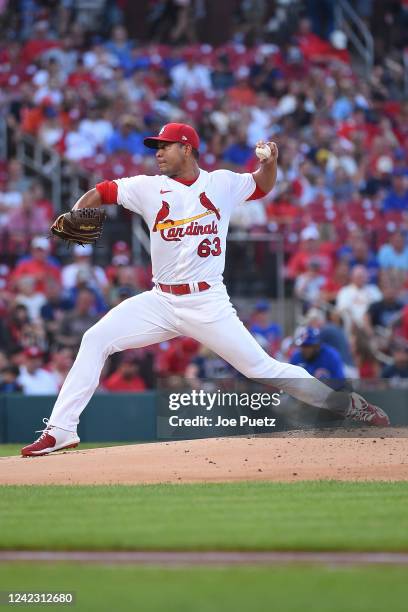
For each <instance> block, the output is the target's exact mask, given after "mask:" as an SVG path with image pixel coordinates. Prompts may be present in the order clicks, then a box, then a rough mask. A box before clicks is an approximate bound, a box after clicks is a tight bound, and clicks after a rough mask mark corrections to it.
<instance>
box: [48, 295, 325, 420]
mask: <svg viewBox="0 0 408 612" xmlns="http://www.w3.org/2000/svg"><path fill="white" fill-rule="evenodd" d="M180 335H182V336H189V337H191V338H194V339H195V340H197V341H198V342H201V343H202V344H204V345H205V346H207V347H208V348H209V349H210V350H212V351H213V352H215V353H217V354H218V355H219V356H220V357H222V358H223V359H225V361H227V362H229V363H230V364H231V365H232V366H233V367H234V368H235V369H236V370H238V371H239V372H241V373H242V374H244V376H246V377H247V378H254V379H263V380H265V379H267V380H268V381H271V384H274V385H278V386H279V388H280V389H282V390H283V391H285V392H287V393H289V395H291V396H293V397H295V398H296V399H299V400H301V401H303V402H306V403H308V404H312V405H314V406H317V407H319V408H321V407H324V406H325V404H326V400H327V398H328V396H329V395H330V394H331V393H332V390H331V389H330V388H329V387H327V386H326V385H324V384H323V383H321V382H319V381H318V380H317V379H315V378H313V377H312V376H311V375H310V374H309V373H308V372H306V370H304V369H303V368H301V367H299V366H294V365H291V364H287V363H282V362H279V361H277V360H276V359H273V358H272V357H270V356H269V355H268V354H267V353H266V352H265V351H264V350H263V349H262V348H261V346H260V345H259V344H258V343H257V342H256V340H255V339H254V338H253V336H252V335H251V334H250V332H249V331H248V330H247V329H246V327H245V326H244V324H243V323H242V322H241V321H240V320H239V318H238V316H237V314H236V311H235V309H234V307H233V306H232V304H231V302H230V299H229V296H228V294H227V290H226V288H225V286H224V285H223V284H222V283H218V284H216V285H213V286H212V287H211V288H210V289H208V290H206V291H203V292H198V293H191V294H188V295H182V296H177V295H172V294H169V293H163V292H161V291H160V290H159V289H156V288H154V289H152V290H151V291H147V292H145V293H142V294H140V295H137V296H135V297H132V298H129V299H127V300H125V301H124V302H122V303H121V304H119V305H118V306H116V307H115V308H113V309H112V310H110V311H109V312H108V313H107V314H106V315H105V316H104V317H103V318H102V319H101V320H100V321H98V323H96V324H95V325H94V326H93V327H91V328H90V329H89V330H88V331H87V332H86V333H85V334H84V336H83V338H82V342H81V346H80V349H79V351H78V355H77V357H76V360H75V362H74V364H73V366H72V368H71V370H70V372H69V374H68V376H67V378H66V380H65V382H64V384H63V386H62V388H61V391H60V393H59V396H58V398H57V401H56V403H55V406H54V409H53V411H52V414H51V417H50V419H49V425H54V426H56V427H60V428H61V429H66V430H68V431H76V428H77V425H78V422H79V417H80V415H81V413H82V411H83V410H84V408H85V406H86V405H87V403H88V402H89V400H90V399H91V397H92V395H93V393H94V391H95V389H96V388H97V386H98V384H99V377H100V374H101V370H102V367H103V365H104V363H105V360H106V358H107V357H108V356H109V355H112V353H116V352H117V351H123V350H125V349H130V348H138V347H142V346H148V345H150V344H155V343H157V342H163V341H165V340H170V339H171V338H175V337H176V336H180ZM277 379H279V380H277Z"/></svg>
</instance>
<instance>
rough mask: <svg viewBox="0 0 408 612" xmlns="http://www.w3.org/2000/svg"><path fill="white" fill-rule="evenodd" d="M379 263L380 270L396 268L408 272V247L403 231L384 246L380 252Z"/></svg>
mask: <svg viewBox="0 0 408 612" xmlns="http://www.w3.org/2000/svg"><path fill="white" fill-rule="evenodd" d="M378 261H379V264H380V268H395V269H397V270H404V271H405V272H408V245H407V244H406V241H405V236H404V234H403V233H402V232H401V231H397V232H395V233H394V234H392V236H390V240H389V243H387V244H383V246H382V247H381V248H380V250H379V252H378Z"/></svg>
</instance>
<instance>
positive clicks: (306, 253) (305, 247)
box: [286, 225, 333, 278]
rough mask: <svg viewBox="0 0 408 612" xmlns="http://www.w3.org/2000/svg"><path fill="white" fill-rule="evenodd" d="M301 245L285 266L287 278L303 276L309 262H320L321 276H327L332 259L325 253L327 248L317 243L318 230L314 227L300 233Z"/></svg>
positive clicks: (311, 226)
mask: <svg viewBox="0 0 408 612" xmlns="http://www.w3.org/2000/svg"><path fill="white" fill-rule="evenodd" d="M300 238H301V241H302V243H301V245H300V248H299V250H298V251H296V253H294V255H292V257H291V258H290V260H289V262H288V266H287V270H286V273H287V276H288V278H296V277H297V276H299V274H303V272H305V271H306V269H307V267H308V263H309V262H310V260H312V259H313V260H315V261H316V260H318V261H319V262H320V270H321V272H322V274H324V275H325V276H328V275H329V274H330V273H331V270H332V266H333V263H332V257H331V255H330V253H328V252H327V248H326V246H325V245H324V244H321V243H320V241H319V238H320V235H319V230H318V229H317V227H316V226H315V225H309V226H308V227H305V228H304V229H303V230H302V231H301V233H300Z"/></svg>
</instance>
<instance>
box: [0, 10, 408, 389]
mask: <svg viewBox="0 0 408 612" xmlns="http://www.w3.org/2000/svg"><path fill="white" fill-rule="evenodd" d="M215 4H216V5H217V7H218V18H217V14H216V11H215V9H214V5H215ZM221 4H222V7H221ZM318 5H319V9H318V8H317V6H318ZM220 11H222V12H223V13H222V15H221V13H220ZM224 12H225V14H224ZM384 23H386V24H387V31H386V33H384ZM407 28H408V2H406V0H393V1H388V2H386V3H384V2H380V1H378V0H354V1H353V2H348V1H345V0H341V1H339V2H336V3H333V2H330V1H326V2H319V3H318V2H315V1H313V0H308V1H305V2H300V1H291V0H274V1H270V2H266V1H262V0H252V1H251V0H225V1H224V2H223V3H216V2H213V1H212V0H190V1H188V0H184V1H180V0H155V1H152V0H144V1H138V2H137V3H134V2H130V1H126V0H116V1H114V0H106V1H105V0H87V1H81V0H66V1H64V2H62V1H58V0H55V1H51V0H49V1H46V0H44V1H41V0H30V1H28V0H21V1H20V2H7V1H5V2H2V3H0V314H1V319H0V377H1V378H0V391H3V392H4V391H23V392H25V393H35V392H37V391H38V387H36V384H37V383H38V381H40V382H41V385H42V386H41V385H40V388H41V392H43V393H53V392H55V389H58V388H59V387H60V386H61V384H62V382H63V380H64V377H65V375H66V373H67V372H68V370H69V367H70V365H71V363H72V359H73V356H74V354H75V351H76V349H77V347H78V343H79V341H80V338H81V335H82V333H83V332H84V331H86V329H88V328H89V326H90V325H92V324H93V322H95V321H96V320H97V319H98V318H99V317H100V316H102V315H103V314H104V313H105V312H106V311H107V310H108V309H109V308H111V307H112V306H114V305H116V304H118V303H119V302H120V301H121V300H123V299H126V298H127V297H130V296H132V295H135V294H136V293H138V292H140V291H143V290H145V289H148V288H149V287H150V286H151V285H150V268H149V238H148V232H147V228H146V227H145V226H144V224H143V222H142V221H141V220H140V219H138V218H137V217H136V216H135V215H133V217H136V218H132V223H131V222H130V219H131V216H130V215H129V216H128V214H127V213H126V211H123V210H119V208H120V209H121V208H122V207H113V206H112V207H109V208H108V211H107V212H108V215H109V221H108V223H107V224H106V232H105V233H104V238H103V240H102V242H101V244H100V245H99V244H98V246H97V247H96V248H95V249H94V250H93V251H92V249H89V250H88V249H84V250H81V249H74V250H73V251H69V250H67V249H66V247H65V246H64V245H60V244H56V243H55V242H54V241H52V240H49V238H48V228H49V225H50V223H51V221H52V219H53V218H54V217H55V216H56V214H58V212H60V211H65V210H68V209H69V208H70V207H71V206H72V204H73V203H74V202H75V200H76V199H77V197H78V196H79V195H80V194H81V193H83V192H84V191H85V190H87V189H88V188H89V187H92V186H93V185H95V183H97V182H99V181H101V180H104V179H113V178H120V177H124V176H131V175H135V174H140V173H143V174H154V173H155V172H156V166H155V160H154V156H153V155H152V154H151V153H149V150H147V149H146V148H145V147H144V146H143V138H144V136H146V135H148V134H151V133H154V132H156V131H157V130H158V129H160V126H161V125H163V124H164V123H166V122H170V121H183V122H188V123H191V124H193V125H194V126H195V127H196V129H197V130H198V132H199V133H200V135H201V138H202V150H201V151H200V165H201V166H202V167H203V168H204V169H206V170H213V169H217V168H229V169H232V170H234V171H242V172H245V171H246V172H248V171H253V170H254V169H255V168H256V165H257V160H256V158H255V156H254V154H253V149H254V145H255V142H256V141H257V140H259V139H265V140H269V139H271V140H274V141H276V142H277V144H278V146H279V151H280V154H279V172H278V181H277V185H276V187H275V189H274V190H273V191H272V193H271V194H269V195H268V196H267V197H266V198H264V199H263V200H258V201H255V202H251V203H250V204H247V205H245V206H241V207H239V208H238V209H237V210H236V212H235V214H234V216H233V218H232V220H231V230H230V240H229V250H228V254H227V266H226V272H225V281H226V284H227V287H228V289H229V291H230V293H231V295H232V298H233V300H234V301H235V302H236V304H237V305H238V307H239V310H240V313H241V315H242V317H243V318H244V320H245V321H246V323H247V324H248V327H249V328H250V329H254V330H256V331H254V334H255V335H256V337H257V339H258V341H260V342H261V343H262V345H263V346H264V347H265V348H266V350H268V351H269V352H270V354H272V355H276V356H278V357H279V358H283V359H287V360H289V359H290V356H291V352H292V350H293V347H292V343H291V338H292V336H293V335H294V332H295V328H296V327H297V326H298V325H301V324H304V323H305V322H306V323H308V324H309V325H312V326H317V327H319V328H321V329H322V330H326V331H327V330H329V331H330V330H331V331H332V332H333V333H332V334H326V337H327V342H329V339H330V338H331V340H330V341H331V342H332V343H333V346H334V347H335V348H337V349H339V347H340V346H341V347H344V346H347V355H345V354H344V355H342V357H343V359H344V363H345V365H346V366H347V367H348V372H349V373H350V375H351V376H353V377H356V378H368V379H370V378H378V377H381V376H384V377H387V378H390V379H392V380H394V379H395V380H396V381H397V382H396V384H402V383H403V379H406V380H407V381H408V242H407V239H408V102H407V99H408V97H407V94H408V45H407V42H406V40H404V34H405V33H406V31H407ZM265 300H266V302H265ZM265 303H266V306H265ZM271 329H273V330H275V331H274V333H271ZM339 350H340V349H339ZM206 360H207V361H206ZM213 361H214V356H211V355H208V353H207V352H206V351H205V350H204V349H203V347H200V346H199V345H197V344H196V343H192V342H191V341H190V342H189V341H186V340H185V339H178V340H174V341H172V342H171V343H165V344H163V345H158V346H153V347H149V348H148V349H138V350H136V351H134V352H132V353H130V354H127V355H122V356H118V355H116V356H114V357H113V358H112V359H111V360H110V361H109V362H108V365H107V367H106V370H105V371H104V374H103V377H102V380H101V390H105V391H107V392H114V391H120V390H135V391H137V390H143V389H145V388H152V387H155V386H156V385H157V383H158V380H160V379H161V378H165V377H168V376H174V377H175V376H179V377H183V376H185V375H186V372H190V373H191V372H192V367H193V369H194V372H195V373H194V376H200V375H202V376H205V372H208V371H214V368H213V369H211V368H212V366H213V365H214V364H213ZM218 361H219V360H218ZM205 366H206V367H205ZM216 368H217V371H222V368H223V366H222V364H220V363H218V362H217V364H216ZM27 370H28V374H30V373H31V374H32V376H28V375H27ZM23 371H24V373H25V374H26V376H25V377H22V376H21V374H22V372H23ZM39 372H40V374H38V373H39ZM34 379H35V384H34V382H33V381H34ZM401 381H402V382H401Z"/></svg>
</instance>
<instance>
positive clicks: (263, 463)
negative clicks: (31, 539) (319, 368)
mask: <svg viewBox="0 0 408 612" xmlns="http://www.w3.org/2000/svg"><path fill="white" fill-rule="evenodd" d="M390 433H391V432H390V430H387V437H385V435H384V436H383V435H382V432H378V437H376V438H373V437H358V438H355V437H354V438H350V437H346V436H344V437H342V438H340V437H337V436H336V437H325V438H323V437H314V436H313V435H312V434H309V436H308V437H305V436H303V437H299V436H298V437H296V436H293V435H290V436H286V437H276V436H273V437H256V438H255V437H251V438H212V439H207V440H190V441H177V442H160V443H152V444H139V445H135V446H114V447H110V448H98V449H91V450H82V451H81V450H77V451H67V452H61V453H55V454H51V455H47V456H45V457H35V458H29V459H23V458H21V457H3V458H1V459H0V484H24V485H28V484H143V483H146V484H147V483H163V482H169V483H174V482H175V483H180V482H228V481H238V480H273V481H296V480H315V479H326V480H327V479H336V480H408V438H407V437H402V434H403V433H405V435H406V431H405V432H401V431H399V430H394V432H392V437H389V435H390ZM384 434H385V432H384Z"/></svg>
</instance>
